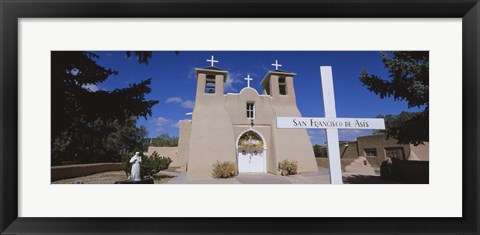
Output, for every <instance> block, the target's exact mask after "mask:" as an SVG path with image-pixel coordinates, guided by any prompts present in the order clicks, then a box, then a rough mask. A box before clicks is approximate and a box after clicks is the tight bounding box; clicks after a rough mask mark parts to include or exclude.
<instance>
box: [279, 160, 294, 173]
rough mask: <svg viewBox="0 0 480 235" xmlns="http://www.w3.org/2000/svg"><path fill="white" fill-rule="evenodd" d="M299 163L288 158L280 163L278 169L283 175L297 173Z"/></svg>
mask: <svg viewBox="0 0 480 235" xmlns="http://www.w3.org/2000/svg"><path fill="white" fill-rule="evenodd" d="M297 168H298V164H297V161H289V160H287V159H285V160H283V161H281V162H280V163H278V170H279V171H280V174H281V175H283V176H287V175H296V174H297Z"/></svg>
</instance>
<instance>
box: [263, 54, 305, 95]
mask: <svg viewBox="0 0 480 235" xmlns="http://www.w3.org/2000/svg"><path fill="white" fill-rule="evenodd" d="M272 66H274V67H275V70H272V71H268V73H267V74H266V75H265V77H264V78H263V79H262V81H261V83H260V84H261V85H262V88H263V95H270V96H271V97H272V98H274V99H279V100H291V101H295V88H294V87H293V77H294V76H295V75H297V74H296V73H291V72H287V71H282V70H279V69H278V68H279V67H282V65H281V64H279V63H278V60H275V64H272Z"/></svg>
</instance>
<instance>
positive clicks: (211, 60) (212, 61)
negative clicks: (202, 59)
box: [207, 55, 218, 67]
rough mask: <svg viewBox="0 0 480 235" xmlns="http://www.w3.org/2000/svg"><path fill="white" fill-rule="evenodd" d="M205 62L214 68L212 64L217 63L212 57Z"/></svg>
mask: <svg viewBox="0 0 480 235" xmlns="http://www.w3.org/2000/svg"><path fill="white" fill-rule="evenodd" d="M207 62H210V63H211V64H212V65H211V66H212V67H214V63H218V60H215V59H214V58H213V55H212V58H211V59H209V60H207Z"/></svg>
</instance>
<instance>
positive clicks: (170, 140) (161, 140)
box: [150, 134, 178, 147]
mask: <svg viewBox="0 0 480 235" xmlns="http://www.w3.org/2000/svg"><path fill="white" fill-rule="evenodd" d="M150 146H154V147H176V146H178V137H176V136H170V135H168V134H162V135H160V136H157V137H155V138H152V139H151V143H150Z"/></svg>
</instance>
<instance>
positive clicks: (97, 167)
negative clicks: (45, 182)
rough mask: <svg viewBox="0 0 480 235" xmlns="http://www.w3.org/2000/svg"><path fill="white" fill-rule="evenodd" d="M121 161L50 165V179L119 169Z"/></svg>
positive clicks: (54, 179) (68, 177)
mask: <svg viewBox="0 0 480 235" xmlns="http://www.w3.org/2000/svg"><path fill="white" fill-rule="evenodd" d="M121 170H123V168H122V163H93V164H75V165H67V166H52V168H51V174H52V175H51V180H52V182H53V181H57V180H62V179H70V178H75V177H81V176H87V175H93V174H96V173H102V172H107V171H121Z"/></svg>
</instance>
